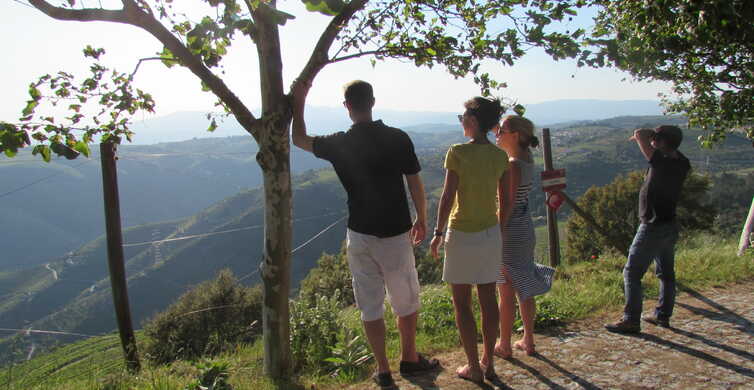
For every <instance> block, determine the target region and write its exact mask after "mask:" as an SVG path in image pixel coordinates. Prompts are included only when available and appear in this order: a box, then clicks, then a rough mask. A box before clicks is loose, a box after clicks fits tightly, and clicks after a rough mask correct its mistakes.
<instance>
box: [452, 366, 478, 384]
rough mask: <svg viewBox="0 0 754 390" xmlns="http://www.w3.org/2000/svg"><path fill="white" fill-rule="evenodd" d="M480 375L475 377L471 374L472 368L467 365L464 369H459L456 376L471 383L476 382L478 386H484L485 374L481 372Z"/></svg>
mask: <svg viewBox="0 0 754 390" xmlns="http://www.w3.org/2000/svg"><path fill="white" fill-rule="evenodd" d="M477 374H478V375H473V374H472V372H471V367H469V365H468V364H467V365H465V366H462V367H458V369H457V370H456V375H458V377H459V378H461V379H465V380H467V381H469V382H474V383H476V384H482V383H484V373H483V371H480V372H479V373H477Z"/></svg>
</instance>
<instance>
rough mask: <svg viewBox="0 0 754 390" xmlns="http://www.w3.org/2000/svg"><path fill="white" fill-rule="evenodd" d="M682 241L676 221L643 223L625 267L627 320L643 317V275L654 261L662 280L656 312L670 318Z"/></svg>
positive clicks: (662, 317)
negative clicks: (677, 253)
mask: <svg viewBox="0 0 754 390" xmlns="http://www.w3.org/2000/svg"><path fill="white" fill-rule="evenodd" d="M676 241H678V225H677V224H676V223H674V222H671V223H666V224H662V225H651V224H640V225H639V229H638V230H637V231H636V236H634V241H633V243H631V248H630V249H629V250H628V262H626V266H625V267H624V268H623V284H624V289H625V294H626V307H625V308H624V310H623V319H624V320H625V321H631V322H639V319H640V318H641V305H642V289H641V278H642V277H643V276H644V274H645V273H646V272H647V269H648V268H649V264H650V263H651V262H652V260H654V262H655V274H656V275H657V278H658V279H660V300H659V302H658V304H657V308H656V309H655V315H656V316H657V318H660V319H669V318H670V316H671V315H672V314H673V305H674V304H675V269H674V268H675V267H674V262H675V243H676Z"/></svg>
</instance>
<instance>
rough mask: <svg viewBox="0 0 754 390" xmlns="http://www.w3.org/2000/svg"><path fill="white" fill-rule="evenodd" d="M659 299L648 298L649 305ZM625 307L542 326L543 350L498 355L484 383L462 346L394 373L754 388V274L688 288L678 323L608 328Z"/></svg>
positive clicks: (446, 383) (402, 382)
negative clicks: (431, 368) (460, 372)
mask: <svg viewBox="0 0 754 390" xmlns="http://www.w3.org/2000/svg"><path fill="white" fill-rule="evenodd" d="M653 307H654V302H651V301H646V302H645V303H644V310H645V312H647V311H649V310H651V309H652V308H653ZM619 315H620V314H619V313H615V314H614V315H613V316H612V317H611V318H592V319H590V320H586V321H580V322H578V323H574V324H571V325H569V326H567V327H563V328H559V329H554V330H550V331H547V332H545V333H539V334H537V335H536V343H537V352H538V354H537V355H535V356H526V355H525V354H524V353H522V352H519V351H516V352H514V356H513V358H512V359H509V360H500V359H497V360H496V361H495V369H496V372H497V374H498V377H499V379H498V380H496V381H493V382H490V381H487V382H485V383H484V384H483V385H477V384H474V383H471V382H468V381H464V380H461V379H458V378H457V377H456V376H455V369H456V367H458V366H459V365H462V364H464V363H465V356H464V355H463V352H462V351H461V349H460V347H459V349H458V350H457V351H453V352H448V353H446V354H443V355H440V356H436V357H437V358H438V359H440V361H441V363H442V365H443V367H444V368H443V369H442V370H440V371H438V372H435V373H432V374H429V375H425V376H422V377H417V378H402V377H401V376H400V375H397V374H394V375H393V377H394V378H395V380H396V384H397V386H398V388H399V389H402V390H415V389H422V390H430V389H480V388H481V389H754V281H750V282H747V283H743V284H738V285H735V286H732V287H727V288H717V289H710V290H705V291H702V292H699V291H694V290H690V289H682V292H679V294H678V299H677V302H676V312H675V314H674V316H673V318H672V319H671V328H670V329H665V328H660V327H655V326H653V325H650V324H647V323H644V324H642V333H641V334H639V335H634V336H625V335H616V334H612V333H608V332H607V331H605V330H604V328H603V327H602V325H603V323H605V322H609V321H611V320H615V319H617V318H618V317H619ZM514 340H515V335H514ZM479 349H480V351H481V345H480V346H479ZM350 388H351V389H378V388H379V387H377V386H376V385H374V384H372V383H362V384H359V385H355V386H352V387H350Z"/></svg>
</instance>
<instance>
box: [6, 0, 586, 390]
mask: <svg viewBox="0 0 754 390" xmlns="http://www.w3.org/2000/svg"><path fill="white" fill-rule="evenodd" d="M18 1H20V2H25V3H27V4H28V5H30V6H32V7H34V8H36V9H38V10H39V11H41V12H43V13H44V14H46V15H47V16H49V17H50V18H53V19H57V20H63V21H73V22H90V21H100V22H112V23H119V24H125V25H130V26H133V27H134V28H138V29H141V30H144V31H146V32H147V33H149V34H150V35H151V36H153V37H154V38H155V39H157V40H158V41H159V42H160V43H161V44H162V45H163V47H164V50H163V51H162V52H161V53H159V55H158V56H157V57H155V58H158V59H160V60H162V62H164V63H165V65H167V66H168V67H171V66H181V67H185V68H187V69H188V70H189V71H190V72H191V73H193V75H195V76H196V78H197V79H198V80H199V81H200V82H201V86H202V88H203V89H205V90H206V91H209V92H211V93H212V94H214V95H215V96H216V97H217V104H218V105H219V106H221V107H222V108H224V109H225V110H226V112H227V113H228V114H229V115H232V116H233V117H235V119H236V120H237V121H238V123H239V124H240V125H241V126H242V127H243V128H244V129H245V130H246V131H247V132H248V133H249V134H250V135H251V136H252V137H254V139H255V140H256V142H257V144H258V146H259V151H258V153H257V161H258V163H259V165H260V167H261V169H262V172H263V176H264V181H263V183H264V193H265V232H264V253H263V260H262V264H261V275H262V280H263V284H264V287H263V289H264V304H263V331H264V337H263V338H264V347H265V369H266V372H267V373H268V374H270V375H271V376H273V377H277V378H280V377H283V376H284V375H286V373H287V372H288V371H289V367H290V347H289V324H288V318H289V309H288V295H289V289H290V270H289V268H290V267H289V262H290V253H291V214H292V211H291V194H292V192H291V178H290V163H289V149H290V141H289V125H290V122H291V118H292V106H291V96H290V92H286V86H285V81H284V80H283V73H282V67H283V63H284V58H282V55H281V42H280V37H279V29H280V28H281V26H283V25H285V24H286V23H295V21H292V20H293V19H294V18H295V17H294V15H291V14H289V13H286V12H284V11H283V10H281V8H280V7H281V6H282V4H283V3H282V2H278V1H276V0H197V1H196V2H195V3H198V4H203V6H204V7H208V9H210V10H211V12H208V13H207V14H206V15H204V16H203V17H202V18H201V19H200V20H199V21H194V20H190V19H189V18H187V17H185V16H183V15H184V13H183V12H182V11H181V6H184V7H185V6H186V5H185V4H184V3H185V2H184V1H181V2H180V3H179V2H174V1H172V0H119V1H115V0H110V1H107V2H82V1H81V0H55V1H53V0H49V1H46V0H18ZM303 3H304V4H305V5H306V8H307V10H308V11H311V12H319V13H322V14H325V15H328V16H329V17H330V21H329V23H328V24H327V25H326V27H324V29H323V31H321V32H320V33H319V35H318V36H319V38H318V41H317V43H316V45H314V47H312V49H311V54H310V56H309V59H308V62H307V63H306V65H305V66H304V67H303V69H301V70H300V72H299V73H298V77H297V78H296V79H295V80H293V81H292V85H291V87H293V86H294V85H295V83H299V82H306V83H309V82H311V81H312V80H313V79H314V78H315V77H316V76H317V74H318V73H319V72H320V71H321V70H322V69H323V68H324V67H325V66H327V65H329V64H333V63H337V62H341V61H346V60H350V59H355V58H359V57H368V58H370V59H371V60H372V61H373V64H374V63H376V62H377V61H379V60H383V59H386V58H398V59H403V60H405V61H410V62H413V63H414V64H415V65H416V66H420V67H421V66H423V67H433V66H436V65H441V66H444V67H445V69H447V72H448V73H449V74H450V75H452V76H454V77H466V76H469V75H471V76H473V78H474V80H475V81H476V82H477V83H478V84H479V86H480V89H481V91H482V93H484V94H490V93H493V92H495V90H496V89H498V88H500V87H504V86H505V83H503V82H502V81H501V80H499V79H498V78H496V77H493V76H491V75H490V69H491V68H496V67H500V66H509V65H512V64H513V63H514V62H515V61H516V60H517V59H518V58H520V57H522V56H523V55H525V54H526V52H527V50H529V49H530V48H533V47H540V48H542V49H543V50H544V51H545V52H546V53H548V54H549V55H550V56H551V57H552V58H553V59H561V58H573V57H577V56H578V55H579V54H580V47H581V46H580V44H579V40H581V39H582V38H583V37H584V31H583V30H581V29H577V30H574V31H568V32H563V31H565V30H564V29H559V28H557V27H556V26H554V24H555V23H556V22H558V21H564V20H568V19H569V18H571V16H572V15H575V13H576V11H577V9H578V8H579V7H581V6H582V5H583V1H582V0H575V1H534V2H521V1H519V0H515V1H514V0H495V1H484V0H479V1H467V0H375V1H368V0H351V1H343V0H303ZM94 4H97V5H98V6H96V7H92V5H94ZM231 43H233V44H234V45H236V44H250V45H254V46H255V47H256V50H257V55H258V63H259V74H260V85H259V93H260V95H261V102H262V107H261V112H262V114H261V115H259V116H256V115H254V114H253V113H252V111H251V110H250V108H249V107H248V106H247V105H246V104H245V103H244V102H243V101H242V100H241V99H240V98H239V97H238V96H237V95H236V94H235V93H234V91H233V89H232V88H233V86H231V85H230V81H231V80H225V79H224V78H223V73H222V71H221V70H220V69H221V68H220V65H221V63H222V61H223V59H224V57H225V55H226V54H227V52H228V49H229V47H230V45H231ZM101 54H102V53H101V51H99V50H97V49H92V48H88V49H87V50H86V55H87V56H89V57H92V58H94V59H97V58H98V57H99V56H100V55H101ZM134 60H136V59H134ZM142 60H144V59H142ZM92 72H93V75H92V76H91V77H88V78H86V79H85V80H84V81H83V82H81V83H78V82H75V80H73V77H72V75H70V74H67V73H64V72H61V73H59V74H57V75H55V76H45V77H43V78H41V79H39V80H38V81H36V82H34V83H32V85H31V86H30V89H29V94H30V100H29V103H28V105H27V106H26V107H25V109H24V112H23V115H22V118H21V119H20V120H19V122H17V123H3V124H2V127H0V149H1V150H2V151H4V152H5V153H6V154H8V155H13V154H14V153H15V152H16V151H17V150H18V148H20V147H23V146H24V145H28V144H29V143H30V138H33V139H35V140H36V141H37V142H36V146H34V151H35V154H41V155H42V156H43V157H44V158H45V159H47V160H49V158H50V156H51V152H54V153H57V154H66V153H67V154H69V155H73V154H74V153H72V152H71V151H72V150H74V149H75V150H78V151H79V152H82V153H84V154H87V153H88V147H87V144H88V143H89V142H91V141H92V140H93V139H94V138H93V137H94V136H96V135H99V136H101V137H102V138H101V139H103V140H105V141H107V142H120V141H121V140H122V138H123V137H125V138H127V139H130V138H131V137H132V136H133V134H132V133H131V131H130V130H129V124H130V120H129V118H130V115H133V113H134V112H136V111H139V110H146V111H150V110H152V109H153V107H154V102H153V101H152V98H151V96H150V95H149V94H147V93H145V92H143V91H141V90H139V89H135V88H134V87H133V86H132V80H133V77H132V76H133V74H130V75H129V74H125V73H119V72H115V71H111V70H110V69H108V68H106V67H104V66H102V65H100V64H99V63H98V62H95V64H94V65H93V66H92ZM290 90H291V89H290V88H289V89H287V91H290ZM45 99H52V101H53V102H55V101H57V100H60V99H64V101H67V100H65V99H76V100H75V101H74V102H73V103H72V104H69V105H65V104H64V106H66V107H67V108H68V109H69V110H70V111H71V113H70V115H69V116H67V117H63V118H54V117H49V116H45V114H38V113H37V111H38V110H39V104H40V102H42V101H45ZM56 99H57V100H56ZM85 102H89V103H92V102H93V103H95V105H98V107H100V109H98V110H93V111H88V112H87V111H85V110H82V108H81V107H80V104H83V103H85ZM89 112H90V113H91V114H89ZM88 117H91V118H88ZM88 119H91V120H89V121H88ZM214 127H215V123H214V121H212V122H211V123H210V129H212V128H214ZM74 129H79V130H81V131H80V132H76V131H73V130H74Z"/></svg>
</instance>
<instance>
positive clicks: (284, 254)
mask: <svg viewBox="0 0 754 390" xmlns="http://www.w3.org/2000/svg"><path fill="white" fill-rule="evenodd" d="M276 116H277V115H276ZM289 124H290V116H289V115H288V118H285V117H284V116H282V115H281V116H277V120H272V121H269V122H266V123H265V124H264V127H266V128H265V129H264V132H263V134H267V135H268V136H265V137H263V138H262V142H261V143H260V145H259V153H258V154H257V161H258V162H259V165H260V166H261V167H262V174H263V176H264V195H265V196H264V197H265V210H264V254H263V260H262V263H261V265H260V267H261V275H262V282H263V285H264V306H263V310H262V319H263V321H262V324H263V329H264V335H263V339H264V367H265V373H266V374H267V375H268V376H270V377H271V378H274V379H282V378H285V377H286V376H287V375H288V374H289V372H290V368H291V352H290V339H289V310H288V295H289V292H290V284H291V266H290V264H291V261H290V259H291V241H292V240H291V236H292V234H291V214H292V205H291V197H292V191H291V175H290V159H289V154H290V143H289V135H288V125H289Z"/></svg>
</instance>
